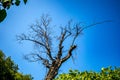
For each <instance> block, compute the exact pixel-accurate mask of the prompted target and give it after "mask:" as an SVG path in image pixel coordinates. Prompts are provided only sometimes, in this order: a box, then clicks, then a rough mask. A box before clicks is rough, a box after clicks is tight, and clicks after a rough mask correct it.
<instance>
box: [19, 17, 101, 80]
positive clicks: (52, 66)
mask: <svg viewBox="0 0 120 80" xmlns="http://www.w3.org/2000/svg"><path fill="white" fill-rule="evenodd" d="M50 23H51V18H50V17H49V16H47V15H43V16H41V20H40V22H36V24H33V25H31V26H30V29H31V31H30V33H29V34H24V33H23V34H21V35H19V36H17V39H18V40H19V41H25V40H26V41H31V42H33V43H34V44H35V45H36V46H37V47H38V48H37V49H38V52H35V53H30V54H28V55H26V56H25V58H26V59H27V60H29V61H41V62H42V64H43V65H44V66H45V67H46V68H47V69H48V72H47V74H46V76H45V80H52V79H54V78H55V77H56V75H57V74H58V71H59V68H60V67H61V65H62V64H63V63H64V62H66V61H67V60H68V59H69V58H70V57H71V56H72V54H73V51H74V50H75V49H76V47H77V45H76V44H75V40H76V39H77V38H78V37H79V35H80V34H81V33H82V31H83V30H84V29H86V28H88V27H90V26H94V25H96V24H101V23H95V24H92V25H90V26H86V27H84V28H82V27H81V26H80V24H78V23H76V24H72V21H69V22H68V24H67V25H66V26H65V27H60V30H59V31H58V30H56V31H57V34H59V35H58V36H57V37H54V35H55V34H54V32H51V30H52V28H54V26H53V27H52V26H51V25H50ZM65 41H69V42H70V44H69V46H64V44H66V43H64V42H65ZM55 42H56V43H55ZM57 42H58V43H57ZM53 43H55V44H54V45H53ZM55 45H58V46H57V49H56V48H55V47H54V46H55ZM65 47H68V49H67V50H66V51H64V48H65ZM54 49H55V50H57V51H55V50H54Z"/></svg>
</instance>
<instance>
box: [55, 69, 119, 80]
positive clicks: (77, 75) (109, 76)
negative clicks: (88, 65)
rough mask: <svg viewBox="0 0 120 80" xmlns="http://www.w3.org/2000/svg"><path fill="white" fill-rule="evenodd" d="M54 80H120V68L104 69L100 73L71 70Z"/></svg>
mask: <svg viewBox="0 0 120 80" xmlns="http://www.w3.org/2000/svg"><path fill="white" fill-rule="evenodd" d="M54 80H120V67H115V68H113V69H112V67H108V68H102V69H101V71H100V72H93V71H89V72H88V71H84V72H79V71H78V70H69V73H67V74H65V73H63V74H60V75H59V76H58V77H57V78H56V79H54Z"/></svg>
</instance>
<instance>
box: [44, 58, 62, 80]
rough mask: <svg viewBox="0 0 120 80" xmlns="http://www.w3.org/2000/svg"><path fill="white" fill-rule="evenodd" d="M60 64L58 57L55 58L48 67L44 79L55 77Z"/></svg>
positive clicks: (48, 79)
mask: <svg viewBox="0 0 120 80" xmlns="http://www.w3.org/2000/svg"><path fill="white" fill-rule="evenodd" d="M61 64H62V61H61V60H60V59H56V60H55V61H54V62H53V63H52V65H51V67H50V68H49V71H48V73H47V76H46V77H45V80H52V79H54V78H55V77H56V75H57V74H58V70H59V68H60V66H61Z"/></svg>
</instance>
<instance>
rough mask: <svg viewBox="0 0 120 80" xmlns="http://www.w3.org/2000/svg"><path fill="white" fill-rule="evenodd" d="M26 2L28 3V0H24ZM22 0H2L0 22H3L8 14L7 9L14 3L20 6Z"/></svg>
mask: <svg viewBox="0 0 120 80" xmlns="http://www.w3.org/2000/svg"><path fill="white" fill-rule="evenodd" d="M23 1H24V3H25V4H26V3H27V0H23ZM20 2H21V1H20V0H0V22H2V21H3V20H4V19H5V18H6V16H7V12H6V9H9V8H10V7H11V6H12V5H16V6H19V5H20Z"/></svg>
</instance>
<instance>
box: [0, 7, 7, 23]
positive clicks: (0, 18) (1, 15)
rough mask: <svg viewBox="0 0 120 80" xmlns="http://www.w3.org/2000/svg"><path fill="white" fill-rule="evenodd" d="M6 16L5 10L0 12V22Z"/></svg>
mask: <svg viewBox="0 0 120 80" xmlns="http://www.w3.org/2000/svg"><path fill="white" fill-rule="evenodd" d="M6 16H7V13H6V10H5V9H2V10H0V22H2V21H3V20H4V19H5V17H6Z"/></svg>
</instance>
